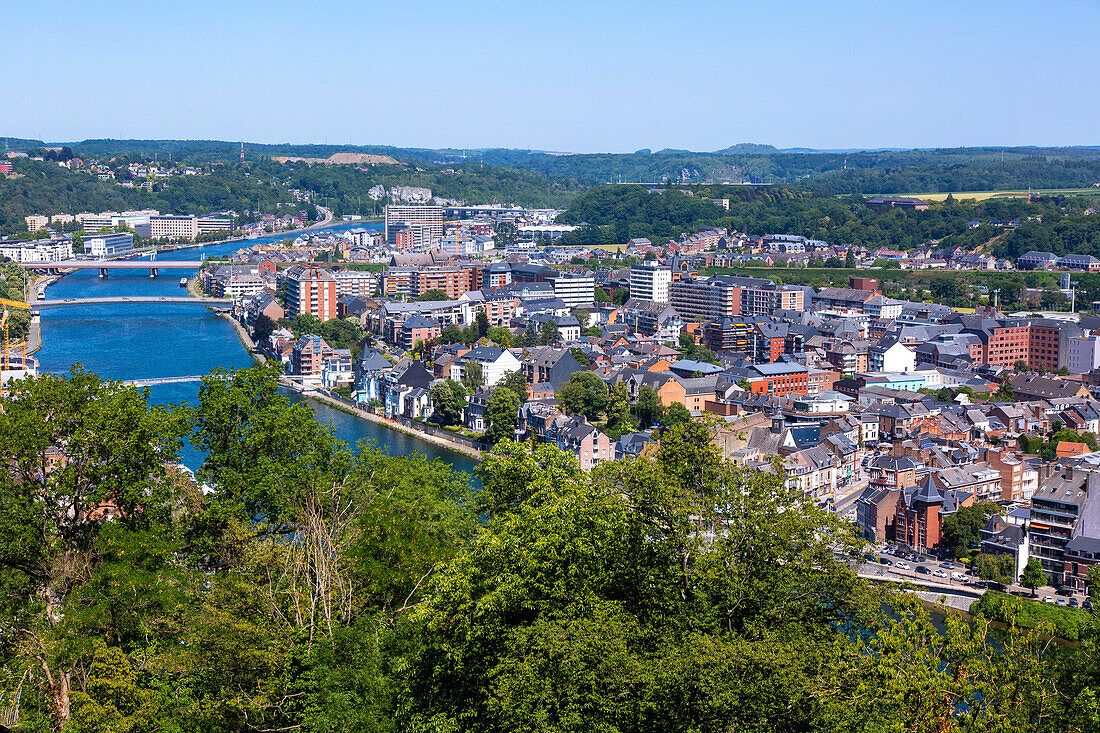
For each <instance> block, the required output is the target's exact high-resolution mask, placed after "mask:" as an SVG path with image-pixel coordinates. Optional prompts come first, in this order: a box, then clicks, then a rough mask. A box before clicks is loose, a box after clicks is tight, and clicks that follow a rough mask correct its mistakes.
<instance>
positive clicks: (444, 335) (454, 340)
mask: <svg viewBox="0 0 1100 733" xmlns="http://www.w3.org/2000/svg"><path fill="white" fill-rule="evenodd" d="M465 338H466V334H465V333H464V331H463V329H461V328H459V327H458V326H456V325H455V324H453V323H448V324H447V325H446V326H445V327H444V328H443V330H442V331H440V332H439V342H440V343H442V344H460V343H464V340H465Z"/></svg>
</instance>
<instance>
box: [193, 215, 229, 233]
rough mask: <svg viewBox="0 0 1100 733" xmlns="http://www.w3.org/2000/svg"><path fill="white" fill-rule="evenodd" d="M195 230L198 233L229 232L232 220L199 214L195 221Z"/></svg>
mask: <svg viewBox="0 0 1100 733" xmlns="http://www.w3.org/2000/svg"><path fill="white" fill-rule="evenodd" d="M195 230H196V232H197V233H199V234H206V233H208V232H231V231H233V220H232V219H228V218H224V217H218V216H200V217H199V219H198V221H196V222H195Z"/></svg>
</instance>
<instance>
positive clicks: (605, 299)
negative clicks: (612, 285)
mask: <svg viewBox="0 0 1100 733" xmlns="http://www.w3.org/2000/svg"><path fill="white" fill-rule="evenodd" d="M594 297H595V300H596V302H597V303H610V302H611V296H610V295H608V294H607V291H606V290H604V289H603V288H601V287H600V286H598V285H597V286H596V291H595V296H594Z"/></svg>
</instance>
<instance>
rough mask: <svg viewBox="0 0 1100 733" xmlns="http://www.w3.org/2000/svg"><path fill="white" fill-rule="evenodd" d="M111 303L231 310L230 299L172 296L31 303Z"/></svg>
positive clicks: (37, 305)
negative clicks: (157, 304)
mask: <svg viewBox="0 0 1100 733" xmlns="http://www.w3.org/2000/svg"><path fill="white" fill-rule="evenodd" d="M109 303H172V304H176V305H202V306H207V307H212V308H229V307H230V306H232V305H233V301H232V299H230V298H190V297H187V296H172V295H120V296H116V297H113V298H65V299H63V300H38V301H35V302H33V303H31V307H32V308H34V309H39V308H59V307H64V306H73V305H103V304H109Z"/></svg>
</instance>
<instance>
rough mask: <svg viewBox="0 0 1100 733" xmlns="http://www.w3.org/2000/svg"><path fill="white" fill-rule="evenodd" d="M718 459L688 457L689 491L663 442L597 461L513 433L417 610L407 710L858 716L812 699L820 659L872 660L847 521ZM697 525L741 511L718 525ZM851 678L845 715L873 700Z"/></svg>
mask: <svg viewBox="0 0 1100 733" xmlns="http://www.w3.org/2000/svg"><path fill="white" fill-rule="evenodd" d="M706 460H707V461H711V460H713V461H714V463H713V469H714V470H712V471H704V472H700V471H699V470H698V469H699V467H698V466H694V465H689V466H685V467H684V468H685V470H686V472H687V473H691V474H693V475H702V476H705V479H704V483H703V484H701V485H700V486H699V487H698V491H696V492H685V491H684V490H683V489H682V487H681V486H680V484H679V482H678V477H677V476H676V475H673V474H669V473H668V472H667V471H666V464H664V463H662V462H661V461H659V460H654V459H651V458H643V459H640V460H637V461H632V462H629V463H627V462H622V463H611V464H608V465H607V466H606V467H597V468H596V469H595V470H594V471H593V472H592V473H591V474H587V473H585V472H582V471H579V469H578V468H577V465H576V461H575V459H573V457H572V456H570V455H569V454H567V453H564V452H562V451H561V450H559V449H558V448H557V447H556V446H538V447H536V448H534V449H533V450H530V449H528V448H527V446H524V445H516V444H514V443H510V442H508V441H503V442H502V443H500V444H498V446H497V449H496V451H495V452H494V454H492V455H490V456H487V457H486V458H485V460H483V461H482V464H481V465H480V466H479V469H478V476H479V478H481V481H482V485H483V491H482V494H483V495H484V496H485V500H484V501H485V503H486V504H487V506H486V507H485V508H484V509H483V510H482V511H483V513H484V514H485V516H486V517H487V519H488V521H487V525H486V527H485V531H484V534H483V535H482V536H481V537H480V538H479V541H478V542H476V543H475V544H474V546H472V547H471V551H470V552H468V553H464V554H463V555H462V556H461V557H460V558H459V559H458V560H457V561H456V562H453V563H448V564H447V566H446V567H445V568H443V569H442V570H441V571H440V573H439V576H438V577H437V578H436V580H437V583H438V593H436V594H435V595H434V596H433V597H432V598H431V599H430V600H429V601H428V602H427V603H426V604H425V605H424V607H423V608H422V609H421V611H420V614H419V616H418V623H417V625H416V629H415V633H416V637H415V638H416V643H415V644H414V645H413V651H412V654H411V655H410V657H409V658H408V668H407V670H406V671H405V672H404V673H403V675H402V679H401V682H402V683H401V684H400V685H397V688H398V689H399V690H400V692H399V695H400V699H399V701H398V703H397V706H396V708H397V727H399V728H401V729H420V728H421V727H422V726H424V725H427V724H428V721H432V723H431V724H432V725H436V726H439V727H440V728H443V729H452V730H454V729H464V728H465V727H466V726H465V724H464V723H463V721H472V720H473V719H474V718H475V717H476V719H477V722H476V726H475V727H476V729H477V730H513V729H526V728H527V727H529V722H530V721H531V720H548V719H553V720H555V721H558V722H555V723H554V724H552V725H551V726H550V727H551V728H552V729H554V730H557V731H562V732H563V733H564V731H581V730H593V729H605V730H693V729H698V730H769V729H772V728H773V727H774V726H773V725H771V724H770V722H769V721H774V720H776V719H779V718H782V719H783V720H784V725H785V726H787V727H789V728H791V729H792V730H793V729H797V730H826V729H827V730H840V729H845V730H846V729H856V728H857V727H858V726H857V725H856V724H855V722H854V720H853V724H852V725H850V726H849V725H846V724H841V723H840V720H839V719H834V718H832V717H831V716H832V713H824V712H823V708H828V709H829V710H832V709H834V708H833V707H831V706H830V705H826V704H824V703H822V702H819V701H818V700H817V698H816V696H814V699H813V701H812V702H811V701H810V697H811V695H815V693H811V692H810V691H811V690H815V689H816V688H815V686H814V685H815V681H816V680H818V679H820V677H819V676H818V675H819V674H822V675H824V674H825V670H827V669H830V668H831V665H833V664H841V665H844V664H846V663H847V662H848V661H849V660H851V661H852V663H855V662H856V660H858V659H859V655H858V653H850V654H849V649H850V647H849V644H850V643H852V642H851V641H850V637H849V636H848V635H847V634H846V631H845V628H844V623H845V621H844V619H852V618H860V619H864V618H866V619H868V622H870V617H869V616H867V615H866V614H867V613H868V612H869V611H870V609H872V608H874V609H876V610H875V611H872V613H877V608H878V607H877V606H875V604H874V603H873V602H872V601H871V598H870V596H863V595H862V594H861V592H859V591H856V592H853V591H852V589H853V588H855V587H859V586H860V581H858V579H857V578H856V577H855V574H854V572H853V571H852V570H850V569H849V568H848V567H847V566H846V565H844V564H843V563H841V562H838V561H837V559H836V555H835V553H834V548H833V547H832V546H831V542H832V540H833V539H834V538H837V537H838V536H840V535H841V526H842V525H841V524H840V520H839V519H837V518H836V517H833V516H830V515H829V513H827V512H824V511H822V510H820V509H817V508H816V507H813V506H810V505H809V504H808V503H807V502H799V501H797V500H796V499H795V497H794V496H793V494H792V492H791V491H790V490H789V488H788V487H786V485H785V483H784V482H783V480H782V478H781V477H780V476H779V475H773V474H766V473H762V472H753V471H745V470H741V469H737V468H735V467H733V466H731V465H730V464H729V463H728V462H724V461H722V460H721V457H720V456H716V455H714V452H713V449H712V452H711V453H710V454H709V455H708V456H707V457H706ZM780 516H782V520H781V521H777V518H778V517H780ZM700 524H703V525H706V526H722V527H728V528H729V529H727V530H723V532H721V533H718V535H717V537H716V539H714V541H706V540H704V539H703V537H701V533H700V532H699V531H698V527H699V526H700ZM841 542H842V544H844V545H845V546H847V540H842V541H841ZM517 568H522V569H523V571H522V572H517V570H516V569H517ZM807 589H814V592H813V593H812V594H811V597H812V598H813V599H814V600H811V599H808V598H807ZM819 597H820V598H823V599H827V600H825V601H822V602H817V600H816V599H817V598H819ZM581 599H583V600H581ZM470 608H477V609H478V610H479V616H478V619H477V621H476V623H473V622H471V621H470V620H469V618H468V616H464V615H463V609H466V612H467V613H468V611H469V609H470ZM475 650H480V651H479V652H476V653H475ZM447 654H453V655H454V656H453V659H454V660H455V662H454V663H450V664H439V659H441V658H443V656H444V655H447ZM708 660H709V661H708ZM761 669H767V670H769V671H768V672H767V673H761ZM753 670H756V671H755V672H754V671H753ZM876 672H878V670H876ZM872 677H873V675H871V674H868V675H867V679H871V678H872ZM863 679H864V678H862V677H861V678H860V680H861V681H862V680H863ZM829 681H830V682H831V681H832V677H831V674H830V677H829ZM689 690H690V691H692V692H691V693H690V694H691V695H692V696H695V695H698V698H697V699H695V700H693V701H692V702H690V703H686V704H685V705H680V704H677V705H667V704H663V703H662V701H667V700H668V697H669V695H674V696H675V695H680V694H688V692H687V691H689ZM842 695H843V693H837V694H835V696H831V697H830V698H829V699H830V700H835V701H836V705H835V710H836V711H837V712H836V714H837V715H845V716H847V715H849V714H851V715H865V714H866V711H858V712H857V713H851V711H849V710H848V709H847V708H848V707H850V704H847V705H844V704H841V703H840V699H841V697H842ZM792 701H797V702H796V703H795V704H792ZM804 703H805V704H804ZM841 711H843V712H841ZM525 721H526V722H525ZM701 721H707V722H706V723H705V724H701Z"/></svg>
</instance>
